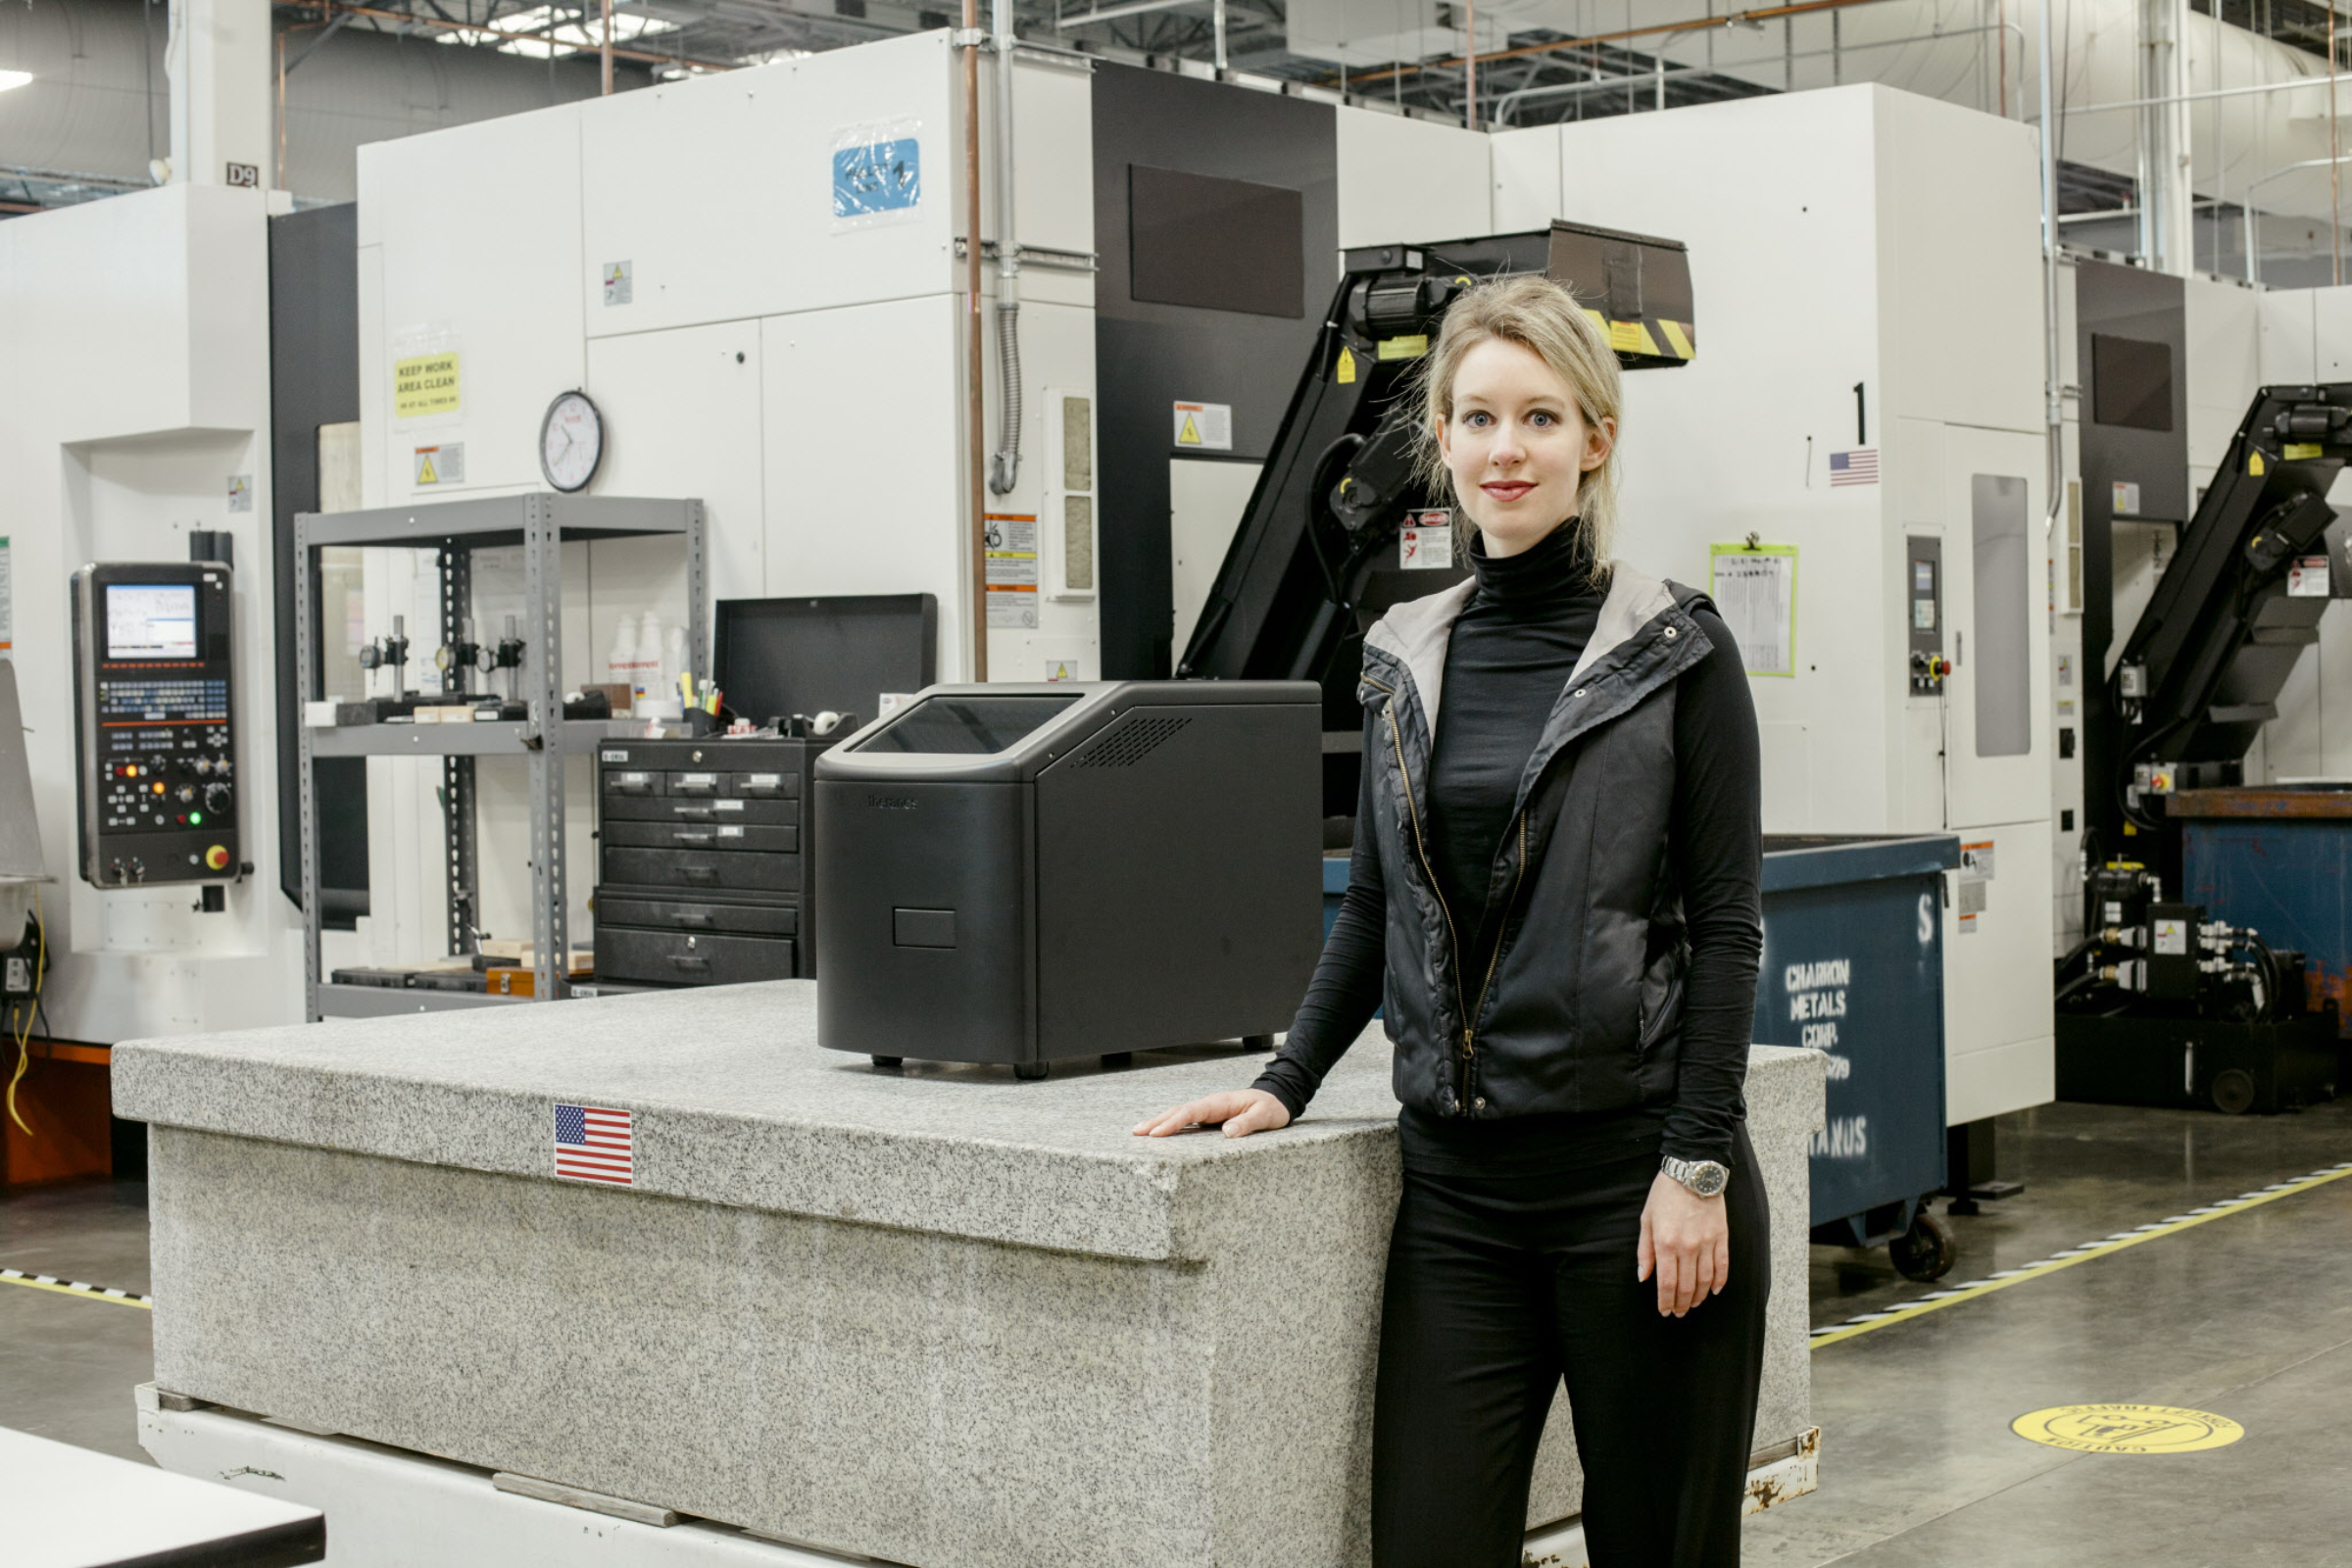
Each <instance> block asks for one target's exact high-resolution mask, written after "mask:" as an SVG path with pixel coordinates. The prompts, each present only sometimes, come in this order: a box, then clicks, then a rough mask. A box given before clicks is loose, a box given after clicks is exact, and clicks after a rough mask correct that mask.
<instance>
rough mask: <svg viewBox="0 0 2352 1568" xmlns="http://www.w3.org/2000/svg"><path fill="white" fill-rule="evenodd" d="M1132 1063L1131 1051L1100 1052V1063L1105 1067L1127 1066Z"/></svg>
mask: <svg viewBox="0 0 2352 1568" xmlns="http://www.w3.org/2000/svg"><path fill="white" fill-rule="evenodd" d="M1134 1064H1135V1053H1134V1052H1132V1051H1105V1052H1104V1053H1103V1066H1105V1067H1129V1066H1133V1065H1134Z"/></svg>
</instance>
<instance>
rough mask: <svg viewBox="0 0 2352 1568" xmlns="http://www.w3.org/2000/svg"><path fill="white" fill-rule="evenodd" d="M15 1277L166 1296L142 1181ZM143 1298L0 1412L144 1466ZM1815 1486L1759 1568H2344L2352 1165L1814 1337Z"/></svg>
mask: <svg viewBox="0 0 2352 1568" xmlns="http://www.w3.org/2000/svg"><path fill="white" fill-rule="evenodd" d="M1999 1136H2000V1161H2001V1173H2002V1175H2003V1176H2004V1177H2007V1178H2009V1179H2012V1180H2019V1181H2023V1182H2024V1183H2025V1184H2026V1191H2025V1193H2024V1194H2022V1195H2021V1196H2019V1197H2017V1198H2013V1199H2010V1200H2007V1201H2004V1202H2000V1203H1993V1204H1987V1205H1985V1211H1984V1213H1982V1214H1981V1215H1978V1216H1975V1217H1973V1218H1956V1219H1954V1220H1953V1221H1952V1225H1953V1227H1954V1229H1955V1230H1956V1231H1957V1233H1958V1235H1959V1239H1960V1247H1961V1256H1960V1262H1959V1265H1958V1267H1957V1268H1956V1269H1955V1270H1954V1272H1953V1274H1952V1275H1951V1277H1950V1280H1949V1281H1947V1282H1946V1283H1952V1282H1957V1281H1960V1280H1966V1279H1974V1278H1979V1277H1981V1276H1983V1275H1985V1274H1987V1273H1990V1272H1991V1271H1993V1270H1995V1269H2004V1268H2012V1267H2015V1266H2017V1265H2019V1264H2022V1263H2028V1262H2033V1261H2035V1260H2037V1259H2040V1258H2044V1257H2047V1256H2049V1255H2050V1254H2052V1253H2053V1252H2057V1251H2059V1250H2063V1249H2066V1248H2070V1247H2074V1246H2077V1245H2079V1244H2081V1243H2083V1242H2088V1241H2092V1240H2095V1239H2097V1238H2099V1237H2103V1236H2106V1235H2108V1234H2110V1233H2112V1232H2115V1231H2119V1230H2125V1229H2128V1228H2130V1227H2131V1226H2134V1225H2139V1224H2144V1223H2146V1222H2149V1221H2152V1220H2158V1219H2163V1218H2165V1217H2167V1216H2169V1215H2173V1214H2177V1213H2179V1212H2180V1211H2182V1210H2183V1209H2186V1208H2190V1207H2193V1206H2195V1205H2197V1204H2201V1203H2207V1202H2211V1201H2215V1200H2217V1199H2222V1198H2229V1197H2234V1196H2236V1195H2237V1194H2239V1193H2243V1192H2247V1191H2249V1190H2251V1189H2254V1188H2258V1187H2262V1186H2264V1185H2267V1184H2269V1183H2271V1182H2275V1181H2279V1180H2282V1179H2286V1178H2289V1177H2295V1176H2301V1175H2304V1174H2306V1173H2308V1172H2310V1171H2313V1170H2316V1169H2319V1168H2321V1167H2323V1166H2328V1165H2334V1164H2337V1163H2340V1162H2342V1161H2345V1160H2347V1159H2352V1102H2348V1103H2337V1104H2332V1105H2327V1106H2323V1107H2320V1108H2318V1109H2315V1110H2308V1111H2304V1112H2301V1113H2299V1114H2295V1115H2289V1116H2279V1117H2252V1116H2248V1117H2226V1116H2220V1115H2216V1114H2212V1113H2205V1112H2188V1111H2179V1112H2176V1111H2156V1110H2128V1109H2122V1108H2117V1107H2109V1106H2099V1105H2049V1106H2044V1107H2042V1108H2040V1109H2038V1110H2034V1111H2030V1112H2026V1113H2024V1114H2021V1115H2017V1116H2010V1117H2005V1118H2003V1120H2002V1122H2001V1125H2000V1134H1999ZM0 1264H5V1265H7V1266H10V1267H13V1268H18V1269H22V1270H25V1271H26V1272H30V1273H47V1274H56V1275H61V1276H64V1277H67V1278H72V1279H80V1280H86V1281H88V1282H90V1283H92V1284H97V1285H111V1286H120V1287H122V1288H123V1289H127V1290H133V1291H140V1292H144V1291H146V1290H147V1288H148V1274H147V1227H146V1193H145V1189H144V1188H143V1187H141V1186H139V1185H138V1184H135V1183H121V1184H104V1183H101V1184H92V1185H84V1186H75V1187H69V1188H54V1189H44V1190H39V1191H34V1192H25V1193H15V1194H9V1195H5V1196H0ZM1935 1288H1936V1287H1933V1286H1925V1285H1917V1284H1913V1283H1912V1282H1909V1281H1906V1280H1904V1279H1902V1278H1901V1277H1900V1276H1899V1275H1897V1274H1896V1273H1895V1272H1894V1270H1893V1268H1892V1267H1891V1266H1890V1265H1889V1264H1888V1263H1887V1258H1886V1254H1885V1253H1884V1252H1870V1253H1865V1252H1853V1251H1845V1250H1838V1249H1832V1248H1815V1249H1814V1250H1813V1270H1812V1296H1813V1321H1814V1322H1815V1323H1816V1324H1823V1323H1835V1322H1840V1321H1842V1320H1844V1319H1846V1318H1848V1317H1851V1316H1853V1315H1854V1314H1856V1313H1858V1312H1863V1311H1868V1310H1871V1309H1874V1308H1876V1307H1880V1306H1884V1305H1887V1304H1888V1303H1889V1302H1892V1301H1896V1300H1901V1299H1908V1298H1912V1297H1916V1296H1920V1295H1924V1294H1925V1293H1926V1292H1927V1291H1929V1290H1931V1289H1935ZM151 1325H152V1318H151V1316H150V1314H148V1313H146V1312H143V1311H140V1310H138V1309H136V1308H132V1307H125V1306H119V1305H116V1304H113V1303H111V1302H101V1301H90V1300H80V1299H70V1298H67V1297H63V1296H58V1295H54V1294H51V1293H48V1292H41V1291H31V1290H25V1289H21V1288H16V1287H11V1286H5V1285H0V1426H7V1427H15V1428H18V1429H20V1430H23V1431H27V1432H34V1433H38V1434H41V1435H42V1436H45V1437H52V1438H58V1439H61V1440H63V1441H66V1442H69V1443H77V1444H81V1445H83V1446H87V1447H92V1448H98V1449H102V1450H104V1451H106V1452H109V1453H118V1454H123V1455H124V1456H127V1457H131V1458H142V1457H144V1455H143V1453H142V1452H141V1450H140V1448H139V1446H138V1444H137V1441H136V1436H135V1426H134V1422H133V1420H132V1416H131V1403H130V1394H129V1391H130V1387H131V1385H132V1384H134V1383H138V1382H141V1381H143V1380H145V1378H146V1377H147V1376H148V1374H149V1369H150V1367H151V1365H152V1354H153V1350H152V1345H153V1341H152V1337H151ZM1813 1377H1814V1385H1813V1387H1814V1414H1815V1418H1816V1420H1817V1421H1818V1422H1819V1423H1820V1425H1821V1427H1822V1430H1823V1434H1824V1438H1823V1454H1822V1472H1821V1490H1820V1491H1819V1492H1818V1493H1816V1494H1814V1495H1811V1496H1807V1497H1803V1498H1800V1499H1798V1500H1796V1501H1794V1502H1792V1503H1789V1504H1788V1505H1785V1506H1783V1507H1781V1508H1777V1509H1775V1510H1773V1511H1771V1512H1769V1513H1765V1514H1762V1515H1759V1516H1757V1517H1756V1518H1754V1519H1751V1520H1750V1521H1749V1522H1748V1528H1747V1537H1746V1542H1747V1544H1746V1553H1745V1556H1746V1560H1747V1561H1748V1562H1749V1563H1750V1564H1755V1565H1764V1568H1811V1565H1814V1564H1823V1563H1832V1562H1836V1563H1839V1564H1846V1565H1850V1568H1914V1565H1930V1564H1934V1565H1937V1568H1947V1565H1948V1568H1958V1565H1962V1564H1967V1565H1972V1568H1973V1565H1979V1564H2000V1565H2003V1568H2032V1565H2038V1564H2050V1565H2052V1568H2058V1565H2064V1568H2078V1565H2080V1564H2082V1563H2083V1562H2088V1561H2097V1562H2131V1563H2163V1564H2166V1565H2168V1568H2172V1565H2178V1568H2205V1565H2212V1568H2221V1565H2223V1564H2228V1565H2229V1568H2249V1565H2259V1564H2279V1565H2293V1568H2352V1487H2347V1486H2346V1485H2345V1477H2346V1476H2347V1475H2352V1430H2348V1428H2347V1423H2345V1422H2344V1420H2343V1418H2342V1414H2341V1412H2343V1411H2344V1410H2346V1409H2347V1408H2352V1179H2348V1180H2345V1181H2340V1182H2335V1183H2331V1184H2329V1185H2327V1186H2325V1187H2320V1188H2317V1189H2314V1190H2312V1191H2310V1192H2305V1193H2298V1194H2296V1195H2294V1196H2292V1197H2289V1198H2285V1199H2282V1200H2280V1201H2277V1202H2274V1203H2269V1204H2266V1205H2263V1206H2261V1207H2259V1208H2253V1209H2249V1210H2246V1211H2245V1212H2243V1213H2234V1214H2230V1215H2228V1216H2226V1217H2224V1218H2221V1219H2218V1220H2216V1221H2214V1222H2213V1223H2211V1224H2207V1225H2203V1226H2199V1227H2197V1228H2195V1229H2193V1230H2188V1231H2183V1232H2181V1233H2180V1234H2179V1235H2173V1236H2166V1237H2163V1238H2161V1239H2158V1240H2156V1241H2152V1242H2149V1243H2147V1244H2146V1245H2144V1246H2140V1247H2134V1248H2131V1249H2129V1250H2123V1251H2120V1252H2116V1253H2113V1254H2111V1255H2108V1256H2104V1257H2099V1258H2096V1259H2093V1260H2091V1261H2089V1262H2086V1263H2083V1264H2082V1265H2080V1266H2077V1267H2074V1268H2069V1269H2065V1270H2062V1271H2059V1272H2057V1273H2054V1274H2051V1275H2049V1276H2048V1277H2046V1278H2037V1279H2034V1280H2030V1281H2028V1282H2026V1283H2024V1284H2021V1285H2019V1286H2016V1287H2014V1288H2012V1289H2008V1290H2004V1291H2000V1292H1996V1293H1993V1294H1991V1295H1987V1296H1985V1297H1984V1298H1982V1299H1973V1300H1968V1301H1964V1302H1961V1303H1959V1304H1957V1305H1954V1306H1951V1307H1949V1308H1947V1309H1945V1310H1942V1311H1938V1312H1936V1313H1933V1314H1930V1315H1928V1316H1926V1317H1922V1318H1919V1319H1917V1320H1915V1321H1898V1322H1894V1323H1891V1324H1889V1325H1887V1327H1885V1328H1881V1329H1877V1330H1874V1331H1873V1332H1870V1333H1867V1334H1864V1335H1861V1336H1859V1337H1858V1338H1855V1339H1851V1340H1847V1341H1844V1342H1842V1343H1839V1344H1836V1345H1831V1346H1826V1347H1823V1348H1821V1349H1819V1350H1818V1351H1816V1353H1815V1355H1814V1361H1813ZM2109 1401H2135V1402H2145V1403H2155V1404H2176V1405H2186V1406H2189V1407H2191V1408H2194V1409H2199V1410H2207V1411H2212V1412H2215V1413H2217V1414H2221V1415H2226V1416H2229V1417H2230V1418H2231V1419H2233V1420H2235V1421H2238V1422H2240V1423H2241V1424H2242V1425H2243V1426H2244V1427H2245V1429H2246V1436H2245V1438H2244V1440H2243V1441H2241V1442H2239V1443H2237V1444H2235V1445H2234V1446H2229V1447H2226V1448H2219V1449H2214V1450H2210V1451H2207V1452H2201V1453H2188V1454H2173V1455H2150V1456H2135V1455H2101V1454H2081V1453H2071V1452H2067V1451H2064V1450H2061V1449H2056V1448H2049V1447H2044V1446H2039V1445H2036V1444H2033V1443H2028V1442H2026V1441H2025V1440H2023V1439H2021V1438H2018V1437H2017V1436H2015V1435H2014V1434H2012V1433H2011V1431H2010V1430H2009V1424H2010V1422H2011V1421H2013V1420H2014V1419H2016V1418H2017V1417H2018V1416H2020V1415H2022V1414H2024V1413H2026V1412H2027V1411H2030V1410H2036V1409H2041V1408H2044V1407H2046V1406H2049V1405H2056V1404H2072V1403H2090V1402H2109Z"/></svg>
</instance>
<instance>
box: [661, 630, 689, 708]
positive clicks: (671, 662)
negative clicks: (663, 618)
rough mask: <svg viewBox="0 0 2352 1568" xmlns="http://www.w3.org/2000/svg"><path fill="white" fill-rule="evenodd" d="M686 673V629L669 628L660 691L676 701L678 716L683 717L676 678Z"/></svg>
mask: <svg viewBox="0 0 2352 1568" xmlns="http://www.w3.org/2000/svg"><path fill="white" fill-rule="evenodd" d="M685 673H686V628H685V627H683V626H672V627H670V628H669V641H668V643H667V645H666V646H665V647H664V649H663V651H662V691H663V692H664V693H666V694H668V695H670V696H673V697H676V698H677V699H678V703H679V708H680V716H681V717H683V716H684V706H685V701H686V698H685V694H684V693H683V692H681V691H679V689H678V678H679V677H680V676H682V675H684V674H685Z"/></svg>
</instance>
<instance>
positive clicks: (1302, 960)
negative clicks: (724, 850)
mask: <svg viewBox="0 0 2352 1568" xmlns="http://www.w3.org/2000/svg"><path fill="white" fill-rule="evenodd" d="M1322 730H1323V696H1322V692H1321V689H1320V688H1318V687H1317V686H1315V685H1314V684H1312V683H1311V682H1305V681H1121V682H1104V683H1077V682H1064V683H1056V684H1051V685H1016V684H1005V685H986V686H933V687H930V688H928V689H927V690H925V691H922V692H920V693H918V694H916V696H915V697H914V699H913V700H912V702H911V703H910V704H908V705H907V706H904V707H901V708H900V709H898V710H897V711H895V712H892V713H890V714H888V715H886V716H884V717H882V718H879V719H876V720H875V721H874V722H873V723H870V724H868V725H866V726H865V727H864V728H863V729H861V730H859V731H858V733H856V734H855V735H853V736H851V737H850V738H849V739H848V740H846V741H844V742H842V744H840V745H839V746H836V747H835V748H833V749H832V750H831V751H829V752H827V753H825V755H824V756H823V757H821V758H819V759H818V760H817V762H816V766H815V770H814V771H815V784H816V815H817V821H818V823H819V824H820V826H819V831H818V832H817V835H816V866H815V874H816V890H817V895H816V896H817V902H818V903H819V904H820V905H821V906H823V907H825V910H826V915H825V921H826V924H825V939H824V941H823V942H822V943H821V944H819V946H818V948H817V957H816V975H817V992H816V1008H817V1040H818V1043H819V1044H821V1045H824V1046H828V1047H830V1048H832V1049H834V1050H836V1051H849V1052H858V1053H861V1054H866V1055H869V1056H872V1057H873V1058H874V1059H875V1061H876V1063H877V1065H883V1066H897V1065H899V1064H900V1063H901V1061H902V1060H903V1058H905V1057H907V1056H913V1057H918V1058H927V1059H932V1060H941V1061H964V1062H1000V1063H1009V1064H1011V1065H1012V1067H1013V1069H1014V1071H1015V1074H1016V1075H1017V1076H1019V1077H1023V1078H1042V1077H1044V1076H1046V1072H1047V1066H1048V1064H1049V1063H1051V1062H1054V1061H1056V1060H1066V1059H1069V1058H1072V1057H1077V1056H1090V1055H1118V1054H1125V1053H1128V1052H1134V1051H1148V1050H1153V1049H1158V1048H1163V1047H1169V1046H1178V1045H1193V1044H1201V1043H1205V1042H1213V1041H1227V1040H1241V1041H1243V1042H1244V1043H1245V1044H1247V1045H1253V1046H1259V1047H1262V1046H1264V1045H1267V1044H1270V1043H1271V1038H1272V1036H1273V1034H1274V1032H1275V1031H1277V1030H1280V1029H1287V1028H1288V1027H1290V1022H1291V1016H1292V1014H1293V1013H1294V1012H1295V1011H1296V1010H1297V1008H1298V1005H1299V999H1300V998H1301V997H1303V996H1304V995H1305V994H1306V984H1307V981H1308V979H1309V978H1310V977H1311V976H1312V974H1313V972H1314V966H1315V958H1316V956H1317V954H1318V953H1320V952H1321V950H1322V935H1323V930H1322V901H1323V886H1322V879H1321V877H1320V875H1319V874H1318V873H1319V869H1320V866H1321V863H1322V862H1321V855H1322V778H1323V774H1322V767H1323V758H1322Z"/></svg>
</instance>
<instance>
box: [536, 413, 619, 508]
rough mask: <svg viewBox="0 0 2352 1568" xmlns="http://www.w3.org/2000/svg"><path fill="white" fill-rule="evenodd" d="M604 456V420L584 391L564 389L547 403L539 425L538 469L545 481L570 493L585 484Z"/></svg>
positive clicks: (584, 486) (591, 477)
mask: <svg viewBox="0 0 2352 1568" xmlns="http://www.w3.org/2000/svg"><path fill="white" fill-rule="evenodd" d="M604 455H605V420H604V417H603V416H602V415H600V414H599V413H597V409H596V405H595V404H593V403H591V402H589V401H588V394H587V393H585V392H566V393H564V395H563V396H562V397H559V398H557V399H556V401H555V402H553V403H551V404H549V405H548V406H547V417H546V419H545V420H543V421H542V422H541V423H540V426H539V468H540V471H541V472H543V473H545V474H546V475H547V482H548V483H549V484H551V485H553V486H555V487H556V488H557V489H558V490H562V491H565V492H567V493H568V492H570V491H573V490H580V489H584V488H586V487H587V484H588V481H589V480H591V479H593V478H595V477H596V466H597V464H598V463H600V462H601V461H602V460H603V458H604Z"/></svg>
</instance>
